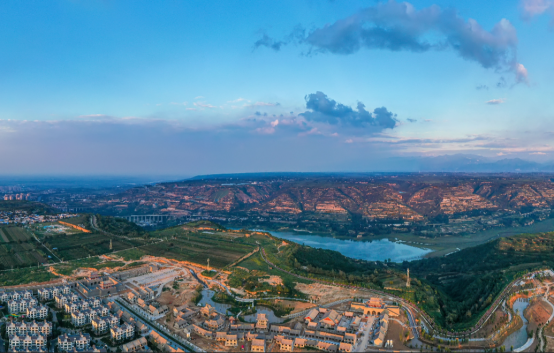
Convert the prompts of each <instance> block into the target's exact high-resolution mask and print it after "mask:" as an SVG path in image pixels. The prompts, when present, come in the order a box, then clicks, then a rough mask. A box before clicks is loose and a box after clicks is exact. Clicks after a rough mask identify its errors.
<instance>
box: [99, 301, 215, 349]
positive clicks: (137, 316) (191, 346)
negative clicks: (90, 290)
mask: <svg viewBox="0 0 554 353" xmlns="http://www.w3.org/2000/svg"><path fill="white" fill-rule="evenodd" d="M110 300H112V301H115V302H117V304H118V305H119V306H120V307H121V308H122V309H125V310H126V311H127V312H129V314H131V315H132V316H133V317H134V318H135V320H137V321H139V322H142V323H144V324H145V325H146V326H147V327H148V328H149V329H150V330H152V331H155V332H157V333H158V334H160V335H161V336H162V337H165V338H166V339H167V340H168V344H169V345H170V346H171V347H173V348H175V349H177V348H179V349H182V350H184V351H186V352H188V351H191V350H192V351H193V352H205V351H204V350H202V349H201V348H200V347H198V346H196V345H194V344H193V343H191V342H189V341H187V340H185V339H182V338H180V337H179V338H176V337H174V336H173V335H172V334H171V333H170V332H169V331H168V330H167V329H165V328H164V329H162V328H161V327H160V325H159V324H158V323H154V322H152V321H150V320H148V319H147V318H145V317H142V316H141V315H140V314H138V313H135V312H133V311H132V310H131V309H130V308H129V307H128V306H127V305H126V304H125V301H124V300H122V299H120V300H116V298H110ZM166 331H167V332H166ZM176 341H183V342H185V343H186V345H185V344H178V343H176Z"/></svg>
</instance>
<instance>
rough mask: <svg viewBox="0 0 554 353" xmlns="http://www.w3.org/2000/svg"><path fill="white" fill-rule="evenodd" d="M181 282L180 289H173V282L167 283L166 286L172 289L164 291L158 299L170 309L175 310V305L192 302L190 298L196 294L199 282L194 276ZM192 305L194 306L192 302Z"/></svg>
mask: <svg viewBox="0 0 554 353" xmlns="http://www.w3.org/2000/svg"><path fill="white" fill-rule="evenodd" d="M177 283H179V289H177V290H175V289H173V282H171V283H168V284H166V285H165V288H170V289H171V290H169V291H165V292H162V295H161V296H160V297H159V298H158V299H157V301H158V302H159V303H160V304H162V305H167V306H168V307H169V310H173V307H176V306H181V305H184V304H190V300H191V299H192V296H193V294H194V291H195V289H196V286H198V282H197V281H196V279H194V278H190V277H189V278H187V279H185V280H184V281H182V282H177ZM190 306H194V305H192V304H190Z"/></svg>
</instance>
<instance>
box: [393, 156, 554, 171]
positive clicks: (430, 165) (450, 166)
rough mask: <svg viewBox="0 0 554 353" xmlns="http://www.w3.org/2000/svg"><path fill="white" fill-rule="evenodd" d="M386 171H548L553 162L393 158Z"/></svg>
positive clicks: (553, 166) (454, 157)
mask: <svg viewBox="0 0 554 353" xmlns="http://www.w3.org/2000/svg"><path fill="white" fill-rule="evenodd" d="M387 169H389V170H388V171H399V172H465V173H540V172H544V173H550V172H554V162H547V163H538V162H533V161H526V160H523V159H521V158H510V159H508V158H505V159H501V160H494V159H491V158H486V157H482V156H475V155H464V154H456V155H444V156H437V157H417V158H394V159H391V165H390V167H389V168H387Z"/></svg>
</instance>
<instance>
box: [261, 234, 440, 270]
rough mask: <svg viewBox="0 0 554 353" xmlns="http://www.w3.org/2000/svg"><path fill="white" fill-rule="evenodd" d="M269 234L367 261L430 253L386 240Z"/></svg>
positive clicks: (418, 256) (394, 259)
mask: <svg viewBox="0 0 554 353" xmlns="http://www.w3.org/2000/svg"><path fill="white" fill-rule="evenodd" d="M269 233H271V234H272V235H274V236H276V237H278V238H282V239H286V240H290V241H293V242H295V243H298V244H304V245H308V246H311V247H314V248H320V249H328V250H336V251H338V252H340V253H341V254H343V255H344V256H348V257H352V258H354V259H360V260H368V261H384V260H387V259H391V260H392V261H393V262H402V261H411V260H417V259H420V258H422V257H423V256H424V255H425V254H427V253H430V252H431V251H432V250H430V249H421V248H416V247H415V246H410V245H407V244H403V243H396V242H392V241H390V240H388V239H379V240H373V241H355V240H348V239H335V238H331V237H323V236H319V235H300V234H295V233H290V232H273V231H270V232H269Z"/></svg>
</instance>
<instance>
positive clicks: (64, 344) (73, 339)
mask: <svg viewBox="0 0 554 353" xmlns="http://www.w3.org/2000/svg"><path fill="white" fill-rule="evenodd" d="M89 346H90V335H89V334H88V333H84V334H83V333H80V334H76V335H70V334H67V333H66V334H63V335H60V336H58V350H60V351H70V350H72V349H73V348H76V349H81V350H85V349H88V348H89Z"/></svg>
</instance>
